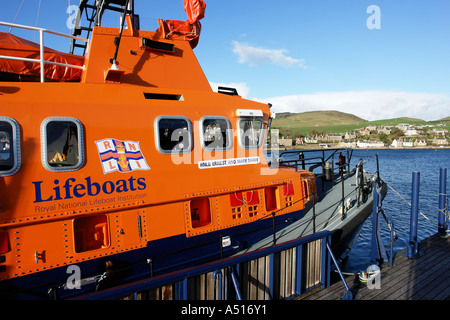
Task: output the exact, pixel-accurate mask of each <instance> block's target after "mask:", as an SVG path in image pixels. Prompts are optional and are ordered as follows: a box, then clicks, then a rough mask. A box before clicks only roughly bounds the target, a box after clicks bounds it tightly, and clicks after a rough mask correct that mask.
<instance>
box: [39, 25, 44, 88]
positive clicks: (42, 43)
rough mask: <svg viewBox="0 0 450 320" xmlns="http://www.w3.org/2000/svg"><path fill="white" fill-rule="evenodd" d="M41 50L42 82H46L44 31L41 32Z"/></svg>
mask: <svg viewBox="0 0 450 320" xmlns="http://www.w3.org/2000/svg"><path fill="white" fill-rule="evenodd" d="M39 42H40V43H39V50H40V60H41V61H40V63H41V82H44V31H43V30H39Z"/></svg>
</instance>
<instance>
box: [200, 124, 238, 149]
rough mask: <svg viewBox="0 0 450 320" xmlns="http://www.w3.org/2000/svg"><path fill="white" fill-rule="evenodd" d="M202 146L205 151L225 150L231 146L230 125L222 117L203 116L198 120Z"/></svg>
mask: <svg viewBox="0 0 450 320" xmlns="http://www.w3.org/2000/svg"><path fill="white" fill-rule="evenodd" d="M200 126H201V130H200V132H201V139H202V147H203V149H205V150H207V151H226V150H229V149H230V148H231V146H232V142H231V141H232V140H231V139H232V134H231V125H230V122H229V121H228V119H227V118H224V117H203V118H202V119H201V121H200Z"/></svg>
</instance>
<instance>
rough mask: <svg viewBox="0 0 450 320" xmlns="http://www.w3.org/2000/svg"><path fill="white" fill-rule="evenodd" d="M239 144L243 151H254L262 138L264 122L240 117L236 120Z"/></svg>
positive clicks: (258, 119)
mask: <svg viewBox="0 0 450 320" xmlns="http://www.w3.org/2000/svg"><path fill="white" fill-rule="evenodd" d="M238 128H239V144H240V145H241V147H242V148H244V149H256V148H259V147H260V146H261V143H262V141H263V138H264V122H263V120H262V119H261V118H255V117H242V118H239V120H238Z"/></svg>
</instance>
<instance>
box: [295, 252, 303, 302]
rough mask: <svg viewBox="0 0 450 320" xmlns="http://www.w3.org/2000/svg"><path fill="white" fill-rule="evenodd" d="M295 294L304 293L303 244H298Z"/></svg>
mask: <svg viewBox="0 0 450 320" xmlns="http://www.w3.org/2000/svg"><path fill="white" fill-rule="evenodd" d="M295 258H296V261H295V294H297V295H301V294H302V275H303V259H302V258H303V245H299V246H297V252H296V254H295Z"/></svg>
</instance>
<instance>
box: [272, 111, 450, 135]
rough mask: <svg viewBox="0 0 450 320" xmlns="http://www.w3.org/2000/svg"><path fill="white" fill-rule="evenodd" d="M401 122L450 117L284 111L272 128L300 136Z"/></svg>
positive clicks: (445, 121) (343, 131)
mask: <svg viewBox="0 0 450 320" xmlns="http://www.w3.org/2000/svg"><path fill="white" fill-rule="evenodd" d="M400 123H409V124H416V125H418V124H438V123H443V124H448V125H450V117H447V118H443V119H440V120H436V121H430V122H427V121H425V120H422V119H416V118H408V117H402V118H394V119H386V120H376V121H367V120H364V119H362V118H359V117H357V116H355V115H352V114H349V113H344V112H340V111H311V112H303V113H289V112H284V113H277V115H276V118H275V119H274V120H273V122H272V128H274V129H279V130H280V134H281V135H282V136H285V137H298V136H305V135H310V134H311V133H345V132H347V131H354V130H356V129H359V128H363V127H367V126H369V125H376V126H380V125H391V126H396V125H398V124H400Z"/></svg>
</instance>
